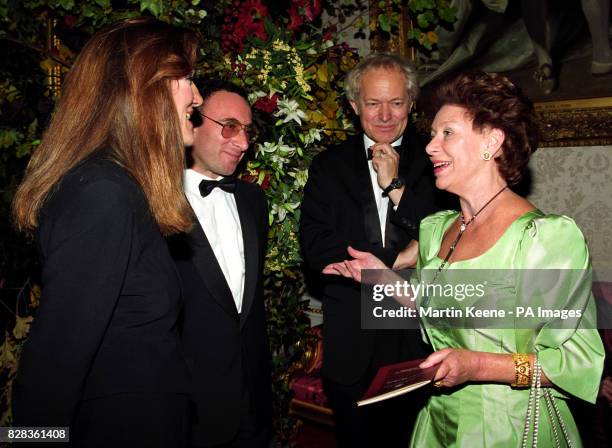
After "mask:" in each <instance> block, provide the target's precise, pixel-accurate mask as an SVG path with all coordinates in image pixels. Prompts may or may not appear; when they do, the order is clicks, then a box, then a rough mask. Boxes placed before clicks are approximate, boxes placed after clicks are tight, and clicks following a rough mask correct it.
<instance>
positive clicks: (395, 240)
mask: <svg viewBox="0 0 612 448" xmlns="http://www.w3.org/2000/svg"><path fill="white" fill-rule="evenodd" d="M398 153H399V155H400V163H399V167H398V171H399V173H400V175H401V176H402V177H404V180H405V181H406V186H407V187H409V188H410V187H412V186H413V185H414V183H415V182H416V177H415V176H412V175H411V174H409V173H410V167H411V166H412V165H413V164H412V163H411V160H410V159H411V157H410V156H411V154H410V139H409V136H408V134H407V133H404V138H403V139H402V146H401V147H400V148H398ZM406 170H408V173H407V174H404V173H406ZM391 213H393V201H392V200H391V199H389V205H388V207H387V216H386V221H385V247H390V248H396V247H398V246H399V243H400V241H401V240H402V236H401V235H400V232H402V230H401V229H400V228H398V226H396V225H395V224H393V222H392V221H391V219H390V218H391ZM404 238H405V237H404Z"/></svg>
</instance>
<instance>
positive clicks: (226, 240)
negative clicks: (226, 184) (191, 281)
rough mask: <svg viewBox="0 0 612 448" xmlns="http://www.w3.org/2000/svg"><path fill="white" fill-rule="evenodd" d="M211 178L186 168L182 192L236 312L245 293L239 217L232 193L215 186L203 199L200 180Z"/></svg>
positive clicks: (242, 243)
mask: <svg viewBox="0 0 612 448" xmlns="http://www.w3.org/2000/svg"><path fill="white" fill-rule="evenodd" d="M204 179H207V180H220V179H221V177H219V178H217V179H210V178H209V177H206V176H204V175H202V174H200V173H198V172H196V171H194V170H191V169H188V170H185V173H184V177H183V181H184V187H185V195H186V196H187V200H188V201H189V203H190V204H191V207H192V208H193V211H194V212H195V214H196V217H197V218H198V221H199V222H200V225H201V226H202V229H204V233H205V234H206V238H208V242H209V243H210V245H211V247H212V250H213V252H214V253H215V257H216V258H217V261H218V263H219V266H220V267H221V271H223V275H224V276H225V280H226V281H227V284H228V285H229V288H230V290H231V291H232V296H233V297H234V302H235V303H236V309H237V310H238V313H240V312H241V311H242V296H243V294H244V275H245V266H244V241H243V238H242V228H241V227H240V216H239V215H238V208H237V207H236V199H235V198H234V195H233V194H231V193H228V192H226V191H223V190H222V189H220V188H215V189H214V190H213V191H212V192H211V193H210V194H209V195H208V196H206V197H205V198H203V197H202V195H201V194H200V189H199V185H200V182H202V180H204Z"/></svg>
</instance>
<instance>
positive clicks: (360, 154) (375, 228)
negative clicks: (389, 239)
mask: <svg viewBox="0 0 612 448" xmlns="http://www.w3.org/2000/svg"><path fill="white" fill-rule="evenodd" d="M357 139H358V140H357V141H356V142H355V166H356V168H357V169H356V171H355V177H356V179H358V182H357V186H358V189H359V197H360V199H361V201H360V202H361V206H362V208H363V226H364V229H365V234H366V238H367V240H368V242H369V243H370V245H372V246H375V247H378V246H382V234H381V233H380V220H379V219H378V209H377V208H376V199H375V198H374V190H373V189H372V180H371V177H370V169H369V167H368V158H367V156H366V152H365V147H364V146H363V136H360V137H357Z"/></svg>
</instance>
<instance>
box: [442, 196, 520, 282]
mask: <svg viewBox="0 0 612 448" xmlns="http://www.w3.org/2000/svg"><path fill="white" fill-rule="evenodd" d="M506 188H508V185H506V186H504V187H503V188H502V189H501V190H499V191H498V192H497V193H495V194H494V195H493V197H492V198H491V199H489V200H488V201H487V203H486V204H485V205H483V206H482V207H480V210H478V211H477V212H476V213H474V215H473V216H472V217H471V218H470V219H469V220H468V221H467V222H465V218H464V217H463V212H462V213H461V226H459V233H458V234H457V237H456V238H455V241H453V243H452V244H451V245H450V247H449V249H448V253H447V254H446V257H444V261H442V263H441V264H440V267H439V268H438V272H440V271H441V270H442V269H444V267H446V265H447V264H448V260H450V257H451V255H452V254H453V252H454V251H455V248H456V247H457V244H458V243H459V240H460V239H461V237H462V236H463V233H464V232H465V229H467V228H468V226H469V225H470V224H472V222H473V221H474V220H475V219H476V217H477V216H478V215H479V214H480V212H482V211H483V210H484V209H485V208H486V207H487V205H489V204H490V203H491V202H493V200H494V199H495V198H496V197H497V196H499V195H500V194H502V192H503V191H504V190H505V189H506Z"/></svg>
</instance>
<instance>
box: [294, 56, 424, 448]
mask: <svg viewBox="0 0 612 448" xmlns="http://www.w3.org/2000/svg"><path fill="white" fill-rule="evenodd" d="M417 93H418V84H417V79H416V74H415V72H414V69H413V68H412V66H411V65H410V64H409V63H408V62H407V61H405V60H403V59H401V58H399V57H397V56H393V55H382V54H378V55H376V54H375V55H370V56H368V57H367V58H365V59H364V60H362V61H361V62H360V63H359V64H358V65H357V66H356V67H355V68H354V69H353V70H352V71H351V72H350V73H349V75H348V76H347V80H346V95H347V97H348V99H349V101H350V104H351V106H352V108H353V110H354V111H355V113H356V114H357V115H358V116H359V119H360V122H361V127H362V128H363V133H361V134H359V135H357V136H355V137H353V138H351V139H349V140H348V141H347V142H345V143H344V144H342V145H340V146H339V147H337V148H333V149H331V150H327V151H324V152H322V153H320V154H319V155H317V156H316V157H315V158H314V160H313V162H312V165H311V167H310V170H309V179H308V183H307V184H306V187H305V192H304V200H303V203H302V208H301V210H302V217H301V222H300V239H301V243H302V250H303V255H304V259H305V261H306V264H307V266H308V267H309V268H310V269H312V270H314V271H316V272H321V271H322V270H323V269H324V268H325V267H326V266H328V265H330V264H332V263H336V262H340V261H342V260H345V259H348V258H350V257H349V256H348V253H347V246H349V245H350V246H352V247H354V248H355V249H359V250H364V251H368V252H372V253H373V254H374V255H376V256H377V257H379V258H380V259H381V260H383V261H384V262H385V264H387V265H388V266H390V267H392V266H394V265H395V267H398V266H399V264H398V263H399V261H400V260H398V259H397V258H398V253H399V252H400V251H401V250H402V249H404V248H405V247H406V245H407V244H408V243H409V242H410V241H411V240H413V239H415V240H416V239H417V238H418V230H419V223H420V220H421V219H422V218H423V217H425V216H427V215H428V214H430V213H432V212H434V211H435V207H434V202H433V177H432V174H433V173H432V166H431V163H430V162H429V160H428V158H427V156H426V154H425V151H424V144H423V142H421V141H420V140H419V139H418V138H417V137H416V135H415V134H414V132H413V131H411V130H409V128H408V118H409V113H410V110H411V107H412V104H413V103H414V101H415V99H416V96H417ZM369 157H371V159H370V160H369ZM323 319H324V324H323V325H324V331H323V346H324V351H323V368H322V375H323V380H324V387H325V391H326V394H327V395H328V397H329V400H330V405H331V407H332V409H333V412H334V417H335V423H336V435H337V439H338V446H339V447H359V446H385V447H395V446H398V447H399V446H407V445H406V444H407V443H408V440H409V437H410V433H411V430H412V425H413V421H414V417H415V416H416V413H417V411H418V410H419V409H420V406H421V405H422V401H421V400H420V398H419V397H418V393H411V394H408V395H405V396H404V397H402V398H395V399H392V400H388V401H386V402H383V403H379V404H374V405H370V406H366V407H364V408H359V409H358V408H357V407H356V405H355V402H356V401H357V400H359V398H360V397H361V396H362V395H363V393H364V392H365V391H366V389H367V387H368V385H369V383H370V381H371V380H372V378H373V376H374V375H375V373H376V371H377V370H378V368H379V367H380V366H382V365H385V364H390V363H396V362H399V361H402V360H406V359H414V358H420V357H423V356H424V355H425V354H426V351H425V349H424V347H423V345H422V342H421V335H420V334H419V332H418V331H401V330H362V329H361V328H360V326H361V323H360V285H359V284H357V283H355V282H353V281H350V280H347V279H345V278H342V277H338V276H333V275H327V276H325V277H324V278H323Z"/></svg>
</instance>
